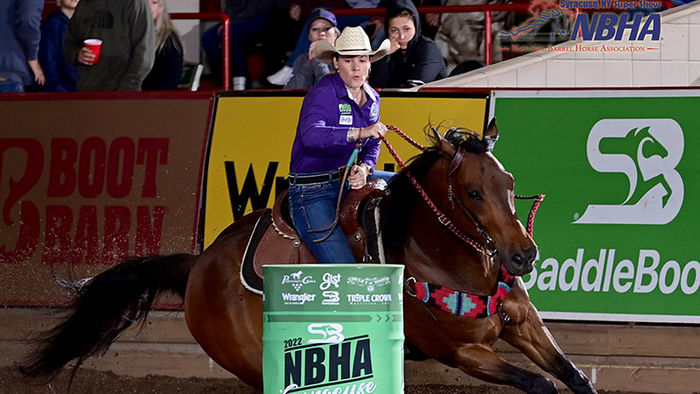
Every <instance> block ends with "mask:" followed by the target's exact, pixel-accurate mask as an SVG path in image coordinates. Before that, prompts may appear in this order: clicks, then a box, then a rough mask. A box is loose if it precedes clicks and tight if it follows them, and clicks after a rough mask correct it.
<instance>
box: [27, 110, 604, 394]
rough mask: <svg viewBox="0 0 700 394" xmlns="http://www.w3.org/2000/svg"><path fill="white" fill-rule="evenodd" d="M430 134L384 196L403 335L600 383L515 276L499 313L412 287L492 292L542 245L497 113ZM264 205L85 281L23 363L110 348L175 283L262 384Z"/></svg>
mask: <svg viewBox="0 0 700 394" xmlns="http://www.w3.org/2000/svg"><path fill="white" fill-rule="evenodd" d="M431 137H432V138H433V140H434V144H433V146H432V147H431V148H428V149H427V150H426V151H425V152H424V153H422V154H421V155H419V156H417V157H416V158H415V159H414V160H413V161H412V162H411V164H410V165H409V166H408V167H407V168H406V169H405V170H404V171H402V172H401V173H400V175H398V176H397V177H395V178H394V179H393V180H392V181H391V182H390V184H389V186H388V189H387V192H386V196H385V197H384V199H383V200H382V202H381V221H380V229H381V234H382V239H383V243H384V248H385V255H386V261H388V262H395V263H401V264H404V265H405V274H406V277H409V278H410V279H409V281H407V286H406V293H407V294H408V295H409V296H407V297H405V298H404V300H405V301H404V311H405V314H404V315H405V335H406V339H407V341H408V342H409V343H410V344H411V345H413V346H415V347H417V348H418V349H420V350H421V351H422V352H424V353H425V354H426V355H428V356H429V357H432V358H435V359H437V360H439V361H441V362H443V363H445V364H447V365H450V366H454V367H458V368H460V369H461V370H463V371H464V372H466V373H468V374H470V375H472V376H475V377H478V378H481V379H483V380H486V381H489V382H494V383H501V384H507V385H511V386H515V387H518V388H520V389H522V390H524V391H526V392H529V393H550V392H557V390H556V388H555V386H554V384H553V383H552V382H551V381H550V380H549V379H547V378H546V377H544V376H542V375H540V374H536V373H532V372H529V371H526V370H524V369H521V368H518V367H515V366H513V365H511V364H509V363H507V362H506V361H505V360H503V359H502V358H501V357H499V356H498V355H497V354H496V353H495V352H494V351H493V349H492V347H493V345H494V343H495V342H496V341H497V340H498V339H499V338H502V339H504V340H505V341H506V342H508V343H510V344H511V345H513V346H515V347H516V348H518V349H520V350H521V351H522V352H523V353H524V354H525V355H526V356H527V357H529V358H530V359H531V360H532V361H534V362H535V363H536V364H537V365H538V366H540V367H541V368H542V369H544V370H546V371H548V372H550V373H551V374H553V375H554V376H556V377H557V378H558V379H560V380H561V381H562V382H563V383H564V384H566V385H567V386H568V387H569V388H571V390H573V391H574V392H575V393H595V392H596V391H595V389H594V388H593V386H592V385H591V383H590V382H589V380H588V379H587V378H586V376H585V375H584V374H583V373H582V372H581V371H580V370H579V369H578V368H576V366H574V365H573V364H572V363H571V362H570V361H569V360H568V359H567V358H566V356H565V355H564V354H563V353H562V351H561V350H560V349H559V347H558V346H557V344H556V343H555V342H554V340H553V338H552V336H551V335H550V333H549V332H548V330H547V329H546V328H545V326H544V324H543V322H542V320H541V319H540V317H539V315H538V313H537V309H536V308H535V307H534V306H533V305H532V303H530V301H529V298H528V295H527V292H526V290H525V288H524V285H523V282H522V280H520V279H519V278H513V281H511V282H510V284H511V286H510V287H512V288H511V289H509V290H510V292H508V293H507V295H506V294H503V293H502V295H504V296H505V299H504V300H503V302H502V303H501V304H500V305H498V312H497V313H493V314H490V315H489V316H487V317H481V318H469V317H464V316H458V315H459V314H455V313H452V312H451V311H449V310H447V309H445V308H441V307H439V306H438V305H436V304H435V303H433V304H431V303H425V302H423V301H422V300H421V299H419V298H418V296H416V293H417V290H419V289H418V283H420V284H421V285H423V284H425V286H428V283H429V284H431V285H430V286H433V287H435V285H439V286H442V287H441V288H449V289H455V290H457V291H459V292H463V293H470V294H477V295H482V296H489V295H496V294H497V293H498V292H499V291H501V288H502V284H501V285H499V278H503V274H502V273H501V267H504V269H505V271H507V274H505V275H506V276H509V275H508V274H510V275H524V274H527V273H528V272H530V271H531V270H532V264H533V261H534V260H535V256H536V254H537V247H536V245H535V243H534V242H533V240H532V238H531V237H530V235H529V234H528V233H527V231H526V230H525V228H524V227H523V225H522V224H521V222H520V221H519V220H518V218H517V216H516V212H515V207H514V194H513V185H514V180H513V177H512V175H511V174H509V173H508V172H506V171H505V170H504V169H503V166H502V165H501V164H500V163H499V162H498V160H497V159H496V158H495V157H494V156H493V154H492V153H491V148H492V147H493V143H495V141H496V139H497V138H498V131H497V128H496V126H495V122H492V124H491V125H489V127H488V129H487V130H486V131H485V132H484V136H483V138H479V137H478V136H476V135H473V134H471V133H467V132H464V131H462V130H459V129H451V130H450V131H448V132H447V133H446V135H445V137H444V138H443V137H441V136H439V135H438V134H437V133H436V132H435V131H434V130H433V134H432V136H431ZM409 174H410V176H412V177H413V180H411V179H410V177H409V176H408V175H409ZM414 182H415V183H416V184H419V185H420V189H422V190H423V191H424V192H423V193H421V192H418V189H417V188H416V186H415V185H414ZM260 215H261V213H260V212H253V213H252V214H250V215H247V216H245V217H244V218H242V219H240V220H238V221H236V222H235V223H234V224H232V225H231V226H229V227H228V228H227V229H226V230H224V231H223V232H222V233H221V234H220V235H219V236H218V238H217V239H216V240H215V241H214V243H213V244H212V245H211V246H209V248H207V249H206V250H205V251H204V252H203V253H202V254H201V255H200V256H192V255H188V254H180V255H172V256H155V257H149V258H142V259H137V260H132V261H127V262H125V263H122V264H120V265H117V266H115V267H113V268H111V269H109V270H107V271H105V272H103V273H101V274H99V275H97V276H96V277H94V278H92V279H91V280H90V281H89V282H88V283H87V285H85V286H84V287H82V288H80V289H79V295H78V297H77V298H76V301H75V309H74V312H73V313H72V315H71V316H69V317H68V318H67V319H66V320H65V321H64V322H63V323H62V324H61V325H59V326H58V327H56V328H55V329H54V330H53V331H51V332H49V333H47V335H46V336H45V342H44V343H43V345H42V346H41V347H40V348H39V349H38V351H37V352H36V353H35V354H34V356H33V358H32V360H30V361H29V362H28V363H27V364H26V365H25V366H24V367H22V370H23V372H24V373H25V374H27V375H30V376H34V377H38V376H52V375H53V374H55V373H57V371H59V370H60V369H61V368H62V367H63V366H64V365H65V364H66V363H68V362H69V361H71V360H73V359H75V358H77V359H78V363H77V366H79V365H80V363H81V362H82V361H83V360H85V359H86V358H87V357H89V356H90V355H93V354H96V353H99V352H103V351H104V350H106V349H107V347H109V345H110V343H111V342H112V341H113V340H114V339H115V338H116V337H117V336H118V335H119V333H120V332H121V331H123V330H124V329H125V328H126V327H128V326H129V325H130V324H131V323H132V322H134V321H143V320H144V319H145V318H146V315H147V313H148V310H149V308H150V307H151V304H152V302H153V300H154V297H156V295H157V294H159V293H160V292H162V291H174V292H176V293H178V294H180V295H181V296H183V297H184V300H185V304H184V305H185V317H186V320H187V325H188V327H189V329H190V331H191V332H192V335H193V336H194V338H195V339H196V340H197V342H199V344H200V345H201V346H202V348H203V349H204V350H205V351H206V352H207V354H209V355H210V356H211V358H212V359H214V360H215V361H216V362H217V363H219V364H220V365H221V366H223V367H224V368H226V369H227V370H229V371H231V372H232V373H234V374H235V375H236V376H238V377H239V378H240V379H241V380H243V381H245V382H246V383H248V384H250V385H251V386H253V387H256V388H258V389H261V388H262V384H263V383H262V382H263V380H262V340H261V339H262V318H261V317H262V302H261V298H260V296H258V295H256V294H254V293H252V292H250V291H248V290H246V289H245V288H244V286H243V285H242V283H241V279H240V276H239V269H240V264H241V260H242V256H243V251H244V250H245V248H246V244H247V242H248V239H249V237H250V235H251V233H252V230H253V227H254V225H255V223H256V220H257V219H258V217H259V216H260ZM436 215H439V216H436ZM411 285H413V286H411ZM426 288H428V287H426ZM507 290H508V289H507ZM458 294H459V293H458ZM493 298H494V299H496V297H493ZM77 366H76V368H77Z"/></svg>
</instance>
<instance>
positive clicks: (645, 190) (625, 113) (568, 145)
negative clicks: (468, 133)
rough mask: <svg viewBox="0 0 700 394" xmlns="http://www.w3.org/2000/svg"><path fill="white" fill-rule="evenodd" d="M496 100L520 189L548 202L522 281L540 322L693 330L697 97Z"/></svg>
mask: <svg viewBox="0 0 700 394" xmlns="http://www.w3.org/2000/svg"><path fill="white" fill-rule="evenodd" d="M494 97H495V99H494V100H493V103H492V112H491V113H492V114H495V116H496V117H497V118H498V122H499V125H500V126H501V129H502V130H504V134H505V133H508V138H503V141H502V142H501V143H499V144H498V145H497V147H496V150H497V151H498V155H499V157H501V158H502V161H503V164H504V165H505V166H506V167H507V168H510V169H512V170H513V173H514V175H515V176H516V178H517V179H518V185H516V186H517V187H516V192H519V193H523V194H527V193H528V192H534V191H537V192H541V193H545V194H546V195H547V200H546V201H545V203H544V204H543V206H542V209H541V210H540V211H539V215H537V223H536V226H535V240H536V241H537V243H538V245H539V247H540V256H539V260H538V261H537V262H536V264H535V270H534V271H533V272H532V273H531V274H530V275H528V276H526V277H524V278H523V280H524V281H525V283H526V286H527V287H528V289H529V292H530V297H531V298H532V301H533V303H534V304H535V305H537V307H538V308H539V309H540V311H541V312H542V316H543V317H549V318H561V319H582V320H617V321H647V322H675V323H699V322H700V301H698V296H697V293H698V287H700V263H698V260H699V259H700V244H699V243H698V230H697V225H698V222H699V221H700V213H699V212H698V210H697V207H698V205H699V204H700V168H699V167H700V164H699V163H700V161H698V159H697V158H698V155H699V154H700V152H698V149H699V148H698V147H699V146H700V135H698V133H697V130H698V129H700V121H699V120H698V117H697V108H698V106H699V105H700V92H697V91H648V92H645V91H629V92H625V94H624V95H621V94H619V93H617V92H613V91H568V92H567V91H537V92H534V91H533V92H527V91H518V92H513V91H502V92H500V91H497V92H495V93H494ZM523 147H525V149H523ZM533 158H540V159H539V160H535V159H533ZM545 158H546V159H545ZM520 208H522V210H521V209H520ZM526 209H527V208H526V207H524V206H522V207H519V212H520V214H521V217H522V215H523V214H526V212H527V211H526Z"/></svg>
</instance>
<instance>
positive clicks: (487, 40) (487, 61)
mask: <svg viewBox="0 0 700 394" xmlns="http://www.w3.org/2000/svg"><path fill="white" fill-rule="evenodd" d="M492 30H493V20H492V19H491V11H484V65H486V66H488V65H491V63H492V62H493V48H492V43H491V41H492V39H493V32H492Z"/></svg>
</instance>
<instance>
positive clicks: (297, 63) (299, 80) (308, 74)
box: [284, 8, 340, 89]
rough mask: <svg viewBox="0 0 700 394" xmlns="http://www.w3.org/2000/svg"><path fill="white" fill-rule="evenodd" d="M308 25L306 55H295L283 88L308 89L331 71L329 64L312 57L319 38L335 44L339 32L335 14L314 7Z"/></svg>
mask: <svg viewBox="0 0 700 394" xmlns="http://www.w3.org/2000/svg"><path fill="white" fill-rule="evenodd" d="M306 25H307V26H308V36H309V41H311V46H310V48H309V53H308V56H303V55H300V56H297V58H296V60H294V64H293V66H292V77H291V78H290V79H289V81H287V84H286V85H285V86H284V88H285V89H308V88H310V87H312V86H314V85H315V84H316V82H318V81H319V80H320V79H321V78H322V77H324V76H325V75H326V74H329V73H330V72H331V68H330V65H329V64H328V63H325V62H322V61H320V60H318V59H316V58H314V54H313V50H314V48H315V47H316V45H317V44H318V42H319V41H321V40H326V41H328V42H329V43H331V44H335V40H336V39H337V38H338V35H339V34H340V30H338V27H337V26H338V24H337V21H336V19H335V15H333V13H332V12H330V11H327V10H325V9H323V8H316V9H314V10H313V11H312V12H311V16H309V21H308V22H307V24H306Z"/></svg>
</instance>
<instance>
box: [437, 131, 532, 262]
mask: <svg viewBox="0 0 700 394" xmlns="http://www.w3.org/2000/svg"><path fill="white" fill-rule="evenodd" d="M433 137H434V139H435V140H436V144H435V145H436V147H437V148H438V149H439V151H440V154H441V158H440V159H439V160H438V161H437V162H436V163H435V166H434V172H433V174H432V176H430V177H429V178H426V182H429V183H431V185H430V189H431V196H432V195H433V194H434V193H437V194H439V193H440V192H439V190H440V189H442V190H444V192H443V193H444V197H443V196H438V195H436V196H435V198H436V199H438V198H441V199H443V202H442V203H441V205H443V204H444V205H443V207H444V209H443V212H444V213H445V214H446V215H447V216H449V217H450V219H451V220H452V221H453V222H454V224H455V225H456V227H457V228H458V229H460V230H461V231H462V232H464V233H466V234H469V236H470V237H472V239H473V240H474V241H476V243H477V244H478V245H479V246H480V247H481V248H482V253H486V254H494V253H495V255H494V260H495V261H496V262H500V263H501V264H503V266H504V267H505V268H506V271H507V272H508V273H509V274H511V275H525V274H527V273H529V272H530V271H532V267H533V262H534V261H535V257H536V255H537V246H536V245H535V243H534V241H533V240H532V238H531V237H530V236H529V235H528V233H527V231H526V230H525V228H524V227H523V225H522V223H521V222H520V220H518V217H517V215H516V212H515V201H514V199H515V194H514V192H513V185H514V179H513V176H512V175H511V174H510V173H509V172H507V171H505V169H504V168H503V166H502V165H501V163H500V162H499V161H498V160H497V159H496V157H495V156H494V155H493V154H492V153H491V150H492V148H493V145H494V144H495V143H496V140H497V139H498V127H497V126H496V122H495V119H494V120H493V121H491V123H490V124H489V126H488V128H487V130H486V131H485V132H484V135H483V137H482V138H479V136H478V135H476V134H475V133H473V132H468V131H465V130H463V129H457V128H452V129H450V130H448V131H447V133H445V137H444V138H443V137H441V136H440V135H439V134H438V133H437V132H435V131H434V130H433ZM441 184H442V185H441Z"/></svg>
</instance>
